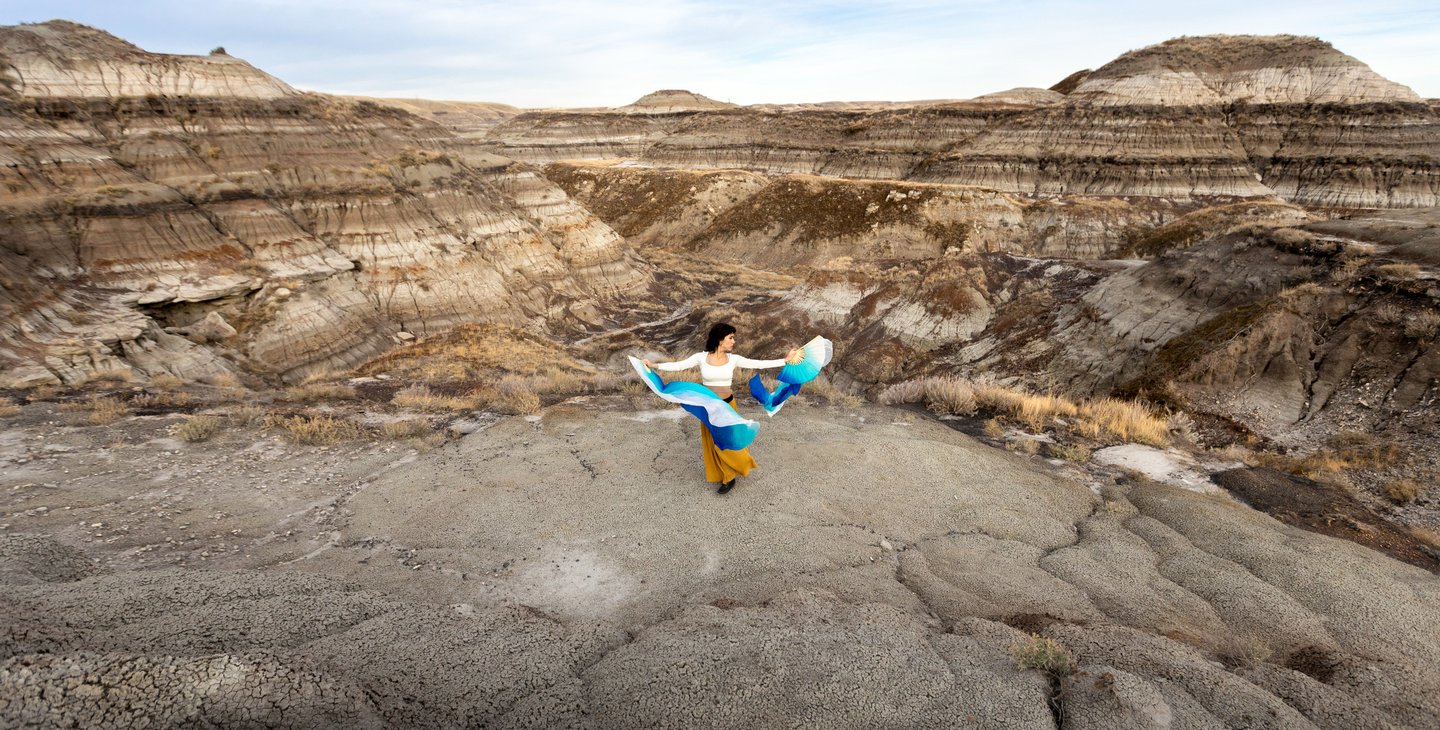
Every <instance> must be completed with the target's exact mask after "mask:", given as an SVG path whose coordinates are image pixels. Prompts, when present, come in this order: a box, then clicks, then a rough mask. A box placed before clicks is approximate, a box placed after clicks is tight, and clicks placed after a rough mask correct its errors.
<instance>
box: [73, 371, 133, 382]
mask: <svg viewBox="0 0 1440 730" xmlns="http://www.w3.org/2000/svg"><path fill="white" fill-rule="evenodd" d="M133 382H135V374H134V373H133V372H131V371H129V370H106V371H105V372H103V373H95V374H94V375H91V376H90V377H89V378H86V379H85V383H86V384H87V385H89V384H95V385H107V384H108V385H128V384H130V383H133Z"/></svg>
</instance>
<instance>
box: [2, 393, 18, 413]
mask: <svg viewBox="0 0 1440 730" xmlns="http://www.w3.org/2000/svg"><path fill="white" fill-rule="evenodd" d="M18 415H20V406H17V405H15V401H13V400H10V399H9V398H0V418H11V417H13V416H18Z"/></svg>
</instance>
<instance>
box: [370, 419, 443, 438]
mask: <svg viewBox="0 0 1440 730" xmlns="http://www.w3.org/2000/svg"><path fill="white" fill-rule="evenodd" d="M380 430H381V432H382V433H384V434H385V438H390V439H408V438H416V437H420V436H429V435H430V434H433V433H435V427H434V426H431V425H430V422H429V421H426V420H424V419H419V418H412V419H408V420H404V421H391V422H390V423H387V424H385V425H384V426H382V427H381V428H380Z"/></svg>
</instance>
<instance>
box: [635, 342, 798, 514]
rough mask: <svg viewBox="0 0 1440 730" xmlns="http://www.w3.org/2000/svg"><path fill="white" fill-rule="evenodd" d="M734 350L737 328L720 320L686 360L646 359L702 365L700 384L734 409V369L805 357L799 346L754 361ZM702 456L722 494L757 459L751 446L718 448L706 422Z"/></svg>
mask: <svg viewBox="0 0 1440 730" xmlns="http://www.w3.org/2000/svg"><path fill="white" fill-rule="evenodd" d="M734 349H735V328H734V327H732V326H730V325H729V324H726V323H724V322H721V323H719V324H716V325H715V326H714V327H711V328H710V334H709V336H708V337H706V338H705V351H704V352H697V353H695V354H694V355H691V356H690V357H687V358H685V359H684V360H676V361H674V362H662V363H652V362H650V361H649V360H645V361H644V363H645V367H648V368H650V369H652V370H665V371H677V370H689V369H690V368H693V367H696V366H699V368H700V383H701V384H702V385H704V386H705V387H707V388H709V389H710V390H712V391H714V392H715V394H716V395H718V396H720V397H721V398H723V399H725V402H726V403H728V404H730V408H731V409H732V410H733V409H734V408H735V394H734V392H733V391H731V389H730V386H731V383H732V382H733V378H734V374H735V368H736V367H746V368H750V369H752V370H761V369H765V368H778V367H782V366H784V365H785V364H786V363H787V362H798V361H799V359H800V358H801V357H802V356H803V353H802V352H801V351H800V349H798V348H797V349H794V350H791V351H790V352H789V353H788V354H787V355H786V356H785V359H783V360H751V359H750V358H748V357H742V356H740V355H736V354H734V352H733V350H734ZM700 455H701V457H702V458H703V459H704V460H705V479H706V481H711V482H720V490H719V492H720V494H725V493H726V492H729V491H730V490H731V489H732V488H734V487H735V480H736V479H737V478H739V477H743V476H745V475H746V474H749V473H750V470H751V469H754V468H755V466H756V464H755V459H754V458H753V457H751V456H750V450H749V449H738V450H735V451H729V450H726V449H721V448H717V447H716V446H715V440H714V438H712V437H711V435H710V429H708V428H706V427H705V425H704V424H701V426H700Z"/></svg>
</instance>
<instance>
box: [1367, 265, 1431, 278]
mask: <svg viewBox="0 0 1440 730" xmlns="http://www.w3.org/2000/svg"><path fill="white" fill-rule="evenodd" d="M1375 273H1376V274H1378V275H1379V276H1380V278H1381V279H1384V280H1385V281H1393V282H1402V281H1413V280H1415V279H1417V278H1419V276H1420V267H1419V266H1418V265H1417V264H1381V265H1380V266H1377V267H1375Z"/></svg>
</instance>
